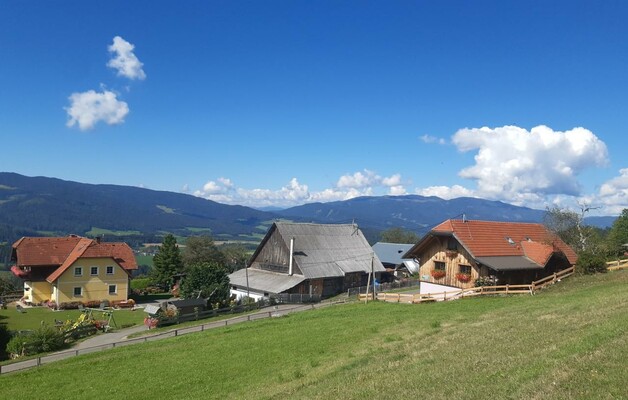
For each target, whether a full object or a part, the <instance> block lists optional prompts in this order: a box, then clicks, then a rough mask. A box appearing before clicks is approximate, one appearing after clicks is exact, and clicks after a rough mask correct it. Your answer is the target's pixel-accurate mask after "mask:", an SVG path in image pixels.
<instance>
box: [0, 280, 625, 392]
mask: <svg viewBox="0 0 628 400" xmlns="http://www.w3.org/2000/svg"><path fill="white" fill-rule="evenodd" d="M626 288H628V271H622V272H614V273H608V274H602V275H596V276H574V277H570V278H567V279H565V280H564V281H563V282H560V283H559V284H557V285H555V286H553V287H550V288H548V289H545V290H544V291H542V292H540V293H539V294H537V295H535V296H529V295H518V296H509V297H482V298H470V299H464V300H456V301H451V302H440V303H435V304H420V305H409V304H392V303H380V302H370V303H368V304H363V303H351V304H346V305H336V306H330V307H327V308H322V309H319V310H312V311H306V312H302V313H298V314H293V315H289V316H287V317H281V318H273V319H266V320H260V321H255V322H250V323H243V324H238V325H233V326H229V327H225V328H219V329H214V330H208V331H205V332H200V333H196V334H189V335H185V336H180V337H176V338H171V339H164V340H161V341H158V342H153V343H150V342H149V343H145V344H139V345H134V346H129V347H125V348H116V349H113V350H109V351H105V352H99V353H94V354H88V355H85V356H80V357H76V358H72V359H68V360H64V361H60V362H56V363H52V364H49V365H45V366H42V367H39V368H36V369H32V370H28V371H24V372H19V373H14V374H9V375H6V376H0V398H7V399H26V398H32V396H33V393H34V392H32V391H30V390H28V388H33V390H35V389H34V388H45V397H46V398H47V399H68V398H72V399H92V398H107V399H129V398H146V399H173V398H177V399H209V398H216V399H218V398H220V399H223V398H226V399H241V398H246V399H286V398H297V399H411V398H425V399H486V398H494V399H619V398H628V386H627V385H626V380H627V378H628V372H627V370H626V360H628V290H626ZM39 390H44V389H39ZM41 393H43V392H41Z"/></svg>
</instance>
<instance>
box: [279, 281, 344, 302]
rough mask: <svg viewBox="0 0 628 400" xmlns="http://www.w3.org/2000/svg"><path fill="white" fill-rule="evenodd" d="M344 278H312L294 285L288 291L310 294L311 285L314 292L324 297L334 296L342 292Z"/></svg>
mask: <svg viewBox="0 0 628 400" xmlns="http://www.w3.org/2000/svg"><path fill="white" fill-rule="evenodd" d="M342 283H343V280H342V278H320V279H310V280H306V281H303V282H301V283H300V284H298V285H297V286H295V287H293V288H292V289H290V290H289V291H288V293H293V294H310V286H311V289H312V294H318V295H321V296H322V297H323V298H324V297H330V296H334V295H336V294H338V293H340V292H342V290H343V288H342Z"/></svg>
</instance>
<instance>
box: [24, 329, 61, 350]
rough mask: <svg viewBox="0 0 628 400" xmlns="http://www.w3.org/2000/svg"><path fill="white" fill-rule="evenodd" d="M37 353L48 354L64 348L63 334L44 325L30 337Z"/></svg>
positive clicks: (30, 342)
mask: <svg viewBox="0 0 628 400" xmlns="http://www.w3.org/2000/svg"><path fill="white" fill-rule="evenodd" d="M28 338H29V339H30V340H29V344H30V345H32V346H33V350H34V351H35V353H47V352H49V351H55V350H59V349H60V348H62V347H63V334H62V333H61V332H59V331H58V330H56V329H55V328H53V327H52V326H49V325H42V326H40V327H39V328H37V329H35V331H33V333H32V334H31V335H29V336H28Z"/></svg>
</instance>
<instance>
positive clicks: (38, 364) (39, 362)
mask: <svg viewBox="0 0 628 400" xmlns="http://www.w3.org/2000/svg"><path fill="white" fill-rule="evenodd" d="M40 365H41V357H37V366H38V367H39V366H40Z"/></svg>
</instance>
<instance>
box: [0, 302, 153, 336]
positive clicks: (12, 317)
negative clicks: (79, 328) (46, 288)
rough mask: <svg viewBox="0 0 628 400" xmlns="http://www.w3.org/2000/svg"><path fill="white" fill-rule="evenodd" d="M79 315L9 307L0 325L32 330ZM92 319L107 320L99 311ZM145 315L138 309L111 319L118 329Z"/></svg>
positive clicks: (0, 314)
mask: <svg viewBox="0 0 628 400" xmlns="http://www.w3.org/2000/svg"><path fill="white" fill-rule="evenodd" d="M80 315H81V311H79V310H63V311H53V310H51V309H49V308H47V307H33V308H25V309H24V312H23V313H19V312H18V311H17V309H16V308H15V305H14V304H13V305H9V306H8V308H7V309H6V310H0V323H5V324H6V325H7V327H8V328H9V330H12V331H19V330H32V329H36V328H37V327H38V326H40V325H41V324H42V323H44V324H50V325H54V324H55V320H59V321H66V320H68V319H71V320H76V319H77V318H78V317H79V316H80ZM93 317H94V319H107V318H108V317H106V316H104V315H103V313H102V312H101V311H93ZM144 317H145V313H144V312H143V311H142V310H141V309H139V310H135V311H130V310H115V311H114V312H113V318H114V320H115V323H116V325H117V327H118V328H121V327H124V326H133V325H138V324H142V323H143V322H144Z"/></svg>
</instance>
